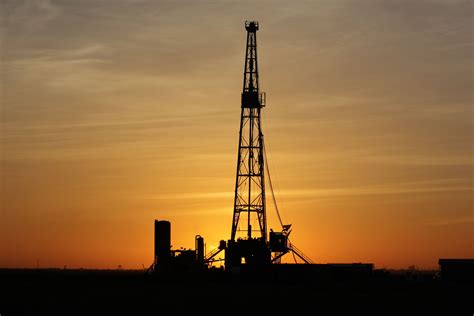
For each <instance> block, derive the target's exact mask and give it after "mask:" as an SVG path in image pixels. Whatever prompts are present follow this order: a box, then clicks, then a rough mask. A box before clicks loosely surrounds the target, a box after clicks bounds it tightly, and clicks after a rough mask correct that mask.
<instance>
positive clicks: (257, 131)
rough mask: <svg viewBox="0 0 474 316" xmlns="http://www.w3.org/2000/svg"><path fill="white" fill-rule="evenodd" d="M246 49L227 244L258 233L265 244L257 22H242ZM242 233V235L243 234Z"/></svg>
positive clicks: (262, 96)
mask: <svg viewBox="0 0 474 316" xmlns="http://www.w3.org/2000/svg"><path fill="white" fill-rule="evenodd" d="M245 29H246V30H247V48H246V52H245V68H244V82H243V91H242V109H241V116H240V132H239V151H238V159H237V175H236V181H235V198H234V216H233V220H232V235H231V240H232V241H235V238H236V237H237V236H238V235H239V236H238V237H242V236H240V235H244V236H243V237H245V238H247V239H251V238H252V232H256V233H259V235H260V236H256V237H260V238H261V239H262V241H264V242H265V243H266V242H267V219H266V207H265V176H264V165H263V164H264V156H263V154H264V153H263V134H262V127H261V109H262V107H264V106H265V94H264V93H260V90H259V82H258V62H257V30H258V22H257V21H251V22H249V21H247V22H245ZM241 213H246V215H247V218H245V217H244V218H243V220H246V227H245V226H244V229H239V220H240V219H241V218H240V217H241ZM254 219H257V221H258V225H259V227H258V230H257V229H255V230H252V220H254ZM245 232H246V234H245Z"/></svg>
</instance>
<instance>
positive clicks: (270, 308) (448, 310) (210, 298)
mask: <svg viewBox="0 0 474 316" xmlns="http://www.w3.org/2000/svg"><path fill="white" fill-rule="evenodd" d="M0 287H1V290H0V314H1V316H10V315H162V314H165V313H166V314H169V313H170V311H172V312H175V313H178V314H181V313H193V314H199V315H201V314H214V315H217V314H224V315H228V314H241V315H253V314H256V313H257V312H258V313H259V314H260V315H270V314H275V315H284V314H286V315H296V314H303V313H304V314H309V315H368V314H370V315H469V316H472V315H473V311H474V304H473V303H472V301H473V300H472V297H473V293H474V292H473V289H474V287H473V284H472V283H466V282H457V283H448V282H444V281H442V280H440V279H437V278H436V277H435V275H434V273H432V272H425V273H421V272H402V273H400V272H399V273H394V272H391V273H387V272H386V273H383V274H379V275H376V276H374V277H371V278H369V279H366V280H353V281H348V280H338V281H327V280H326V281H324V282H317V281H314V280H313V281H301V280H300V281H297V282H296V281H284V282H283V281H279V282H274V281H273V282H272V281H248V280H247V281H242V280H238V279H235V278H230V277H220V276H219V277H212V278H211V277H206V278H202V277H201V278H181V280H163V279H159V278H157V277H153V276H149V275H148V276H145V275H144V273H143V271H124V270H115V271H114V270H54V269H45V270H8V269H0Z"/></svg>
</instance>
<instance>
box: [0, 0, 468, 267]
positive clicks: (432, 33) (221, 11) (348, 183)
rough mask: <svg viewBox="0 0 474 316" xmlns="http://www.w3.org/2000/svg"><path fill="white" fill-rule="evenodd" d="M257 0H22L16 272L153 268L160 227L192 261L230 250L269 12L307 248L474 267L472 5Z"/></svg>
mask: <svg viewBox="0 0 474 316" xmlns="http://www.w3.org/2000/svg"><path fill="white" fill-rule="evenodd" d="M253 3H255V6H254V8H252V10H250V9H248V7H247V6H245V5H242V4H241V3H238V2H234V1H209V2H201V3H181V2H178V3H177V2H173V1H146V0H134V1H125V0H119V1H110V2H107V1H105V2H101V3H93V4H92V3H89V4H85V3H74V2H71V3H56V2H53V1H48V0H42V1H29V0H26V1H23V2H18V1H7V2H5V3H4V5H3V7H4V8H3V9H2V11H4V12H6V13H5V14H4V16H3V17H2V22H3V23H2V27H1V34H2V40H1V41H2V53H3V54H2V55H3V56H2V79H1V83H2V84H1V104H2V105H1V120H0V122H1V134H0V139H1V147H0V153H1V155H0V161H1V168H0V171H1V173H0V178H1V182H0V190H1V197H0V208H1V212H0V214H1V220H0V231H1V232H2V235H1V237H2V238H0V254H1V255H0V267H36V265H37V260H38V259H39V260H40V265H41V266H43V267H63V266H64V265H66V266H67V267H71V268H72V267H84V268H88V267H90V268H116V267H117V266H118V265H121V266H122V267H124V268H137V269H138V268H142V264H143V265H144V266H147V265H149V264H151V262H152V256H153V254H152V250H153V247H152V244H153V221H154V219H165V220H169V221H171V223H172V244H173V246H174V247H175V248H179V247H185V248H192V247H194V236H195V235H197V234H200V235H202V236H203V237H204V238H205V241H206V243H207V244H208V246H209V247H210V246H211V245H217V244H218V242H219V240H221V239H226V240H227V239H228V238H229V237H230V230H231V221H232V207H233V192H234V185H235V183H234V182H235V167H236V160H237V145H238V144H237V141H238V127H239V118H240V117H239V114H240V103H239V102H240V93H241V89H242V72H243V66H244V64H243V63H244V49H245V36H246V33H245V29H244V21H245V20H250V19H255V20H258V21H259V22H260V31H259V32H258V34H257V41H258V58H259V70H260V84H261V87H262V91H265V92H266V93H267V106H266V107H265V108H264V109H263V115H262V116H263V132H264V135H265V144H266V148H267V152H268V159H269V167H270V171H271V175H272V180H273V184H274V187H275V191H276V194H277V196H276V199H277V201H278V205H279V209H280V210H281V211H282V216H283V220H284V222H285V223H288V224H290V223H291V224H292V225H293V227H294V230H293V232H292V235H291V237H292V240H293V241H294V242H295V244H296V245H297V246H298V248H301V249H302V250H303V252H304V253H305V254H307V255H309V256H310V257H311V258H312V259H313V261H315V262H318V263H325V262H372V263H374V264H375V266H376V267H388V268H406V267H408V266H410V265H415V266H417V267H420V268H426V269H433V268H436V267H437V265H438V263H437V261H438V259H439V258H443V257H446V258H450V257H456V258H472V257H474V233H473V232H474V209H473V200H472V196H473V136H474V135H473V134H474V133H473V130H474V129H473V120H472V118H473V117H474V116H473V108H472V97H473V95H472V91H473V81H472V80H473V79H472V78H473V77H472V73H473V72H472V71H473V67H472V56H473V49H472V28H471V26H472V25H471V21H472V10H470V9H471V8H470V4H469V3H468V2H465V1H443V0H432V1H424V2H422V3H412V2H411V1H402V2H400V1H383V2H380V1H376V0H363V1H358V2H357V4H356V3H354V2H351V1H349V0H340V1H332V2H330V3H325V2H297V3H287V2H285V1H271V2H269V1H257V2H253ZM267 188H268V185H267ZM267 196H268V198H267V207H268V211H267V213H268V215H267V216H268V220H269V223H268V228H273V229H278V222H277V220H276V217H275V214H274V209H273V206H272V204H271V198H270V195H269V192H268V193H267Z"/></svg>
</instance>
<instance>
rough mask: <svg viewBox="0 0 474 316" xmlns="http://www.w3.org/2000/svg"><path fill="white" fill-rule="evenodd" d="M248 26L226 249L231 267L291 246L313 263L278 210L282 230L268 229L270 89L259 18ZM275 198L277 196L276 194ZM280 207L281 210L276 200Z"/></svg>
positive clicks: (271, 259)
mask: <svg viewBox="0 0 474 316" xmlns="http://www.w3.org/2000/svg"><path fill="white" fill-rule="evenodd" d="M245 29H246V30H247V45H246V49H245V66H244V80H243V87H242V99H241V112H240V113H241V114H240V130H239V148H238V153H237V173H236V179H235V192H234V212H233V216H232V229H231V237H230V240H229V241H228V242H227V248H226V249H225V267H226V269H228V268H233V267H239V266H241V265H246V266H247V267H256V268H258V267H263V266H267V265H269V264H271V263H276V262H279V260H280V258H281V257H282V256H283V255H284V254H286V253H288V252H289V251H293V253H295V254H296V255H297V256H298V257H300V258H301V259H302V260H303V261H304V262H305V263H309V262H311V260H310V259H309V258H307V257H306V256H304V255H303V254H302V252H301V251H299V250H297V249H296V248H295V247H294V246H292V245H291V243H289V240H288V235H289V233H290V231H291V230H290V228H291V225H283V223H282V222H281V217H280V215H279V214H278V218H279V219H280V223H281V224H282V231H280V232H273V231H271V232H270V234H269V235H268V232H267V215H266V200H265V198H266V197H265V165H266V155H265V146H264V138H263V133H262V124H261V118H262V116H261V115H262V109H263V108H264V107H265V102H266V94H265V93H264V92H261V91H260V84H259V72H258V58H257V31H258V29H259V25H258V22H257V21H246V22H245ZM267 167H268V166H267ZM267 171H268V168H267ZM267 176H269V174H267ZM270 181H271V180H270ZM270 183H271V182H270ZM272 194H273V189H272ZM273 200H274V201H275V199H273ZM275 208H276V210H277V212H278V208H277V207H276V203H275ZM255 226H256V227H255Z"/></svg>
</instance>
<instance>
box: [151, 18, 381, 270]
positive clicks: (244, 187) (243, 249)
mask: <svg viewBox="0 0 474 316" xmlns="http://www.w3.org/2000/svg"><path fill="white" fill-rule="evenodd" d="M245 29H246V31H247V42H246V49H245V65H244V80H243V87H242V98H241V114H240V129H239V147H238V152H237V170H236V178H235V192H234V208H233V216H232V226H231V235H230V239H229V240H228V241H227V242H226V241H225V240H221V241H220V242H219V247H218V248H216V249H213V250H212V251H211V252H209V253H207V254H205V246H204V239H203V238H202V237H201V236H200V235H197V236H196V239H195V249H194V250H186V249H180V250H172V249H171V242H170V240H171V237H170V236H171V235H170V234H171V224H170V223H169V222H167V221H155V257H154V263H153V264H152V266H151V267H150V269H153V270H154V271H157V272H158V271H164V272H169V271H184V270H192V269H194V270H196V269H197V270H201V269H203V268H205V267H210V266H212V264H213V263H214V262H216V261H220V260H222V259H216V258H218V257H217V256H218V255H219V254H220V253H221V252H222V251H225V258H224V260H225V270H226V271H238V273H240V272H244V273H247V275H255V274H254V272H255V271H258V273H259V274H260V275H264V274H266V275H273V276H276V277H277V278H280V279H284V278H288V277H289V278H300V277H307V276H308V273H309V274H311V275H313V276H321V275H328V274H341V273H344V274H346V275H349V274H351V273H352V274H357V275H360V274H361V273H363V274H364V275H367V274H370V273H371V272H372V270H373V265H372V264H361V263H358V264H327V265H325V264H312V261H311V259H310V258H309V257H307V256H305V255H304V254H303V253H302V251H301V250H299V249H298V248H296V246H295V245H294V244H292V243H291V242H290V240H289V238H288V236H289V234H290V233H291V225H284V224H283V222H282V220H281V216H280V213H279V211H278V207H277V205H276V199H275V196H274V193H273V187H272V184H271V178H270V173H269V169H268V164H266V154H265V146H264V138H263V132H262V123H261V118H262V116H261V115H262V109H263V107H265V103H266V97H265V93H263V92H261V91H260V83H259V72H258V59H257V31H258V30H259V24H258V22H257V21H246V22H245ZM265 171H266V173H267V179H268V182H269V184H270V189H271V193H272V198H273V202H274V204H275V210H276V212H277V215H278V219H279V221H280V224H281V231H273V230H270V233H268V231H267V214H266V195H265V179H266V178H265ZM289 252H292V253H293V254H294V255H296V256H298V257H299V258H300V259H301V260H302V261H303V262H304V263H306V264H310V265H309V266H307V267H305V268H301V267H300V266H301V265H298V264H293V265H285V267H284V268H278V266H279V265H278V263H281V258H282V256H284V255H285V254H287V253H289ZM295 261H296V258H295ZM347 271H349V272H347Z"/></svg>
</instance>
